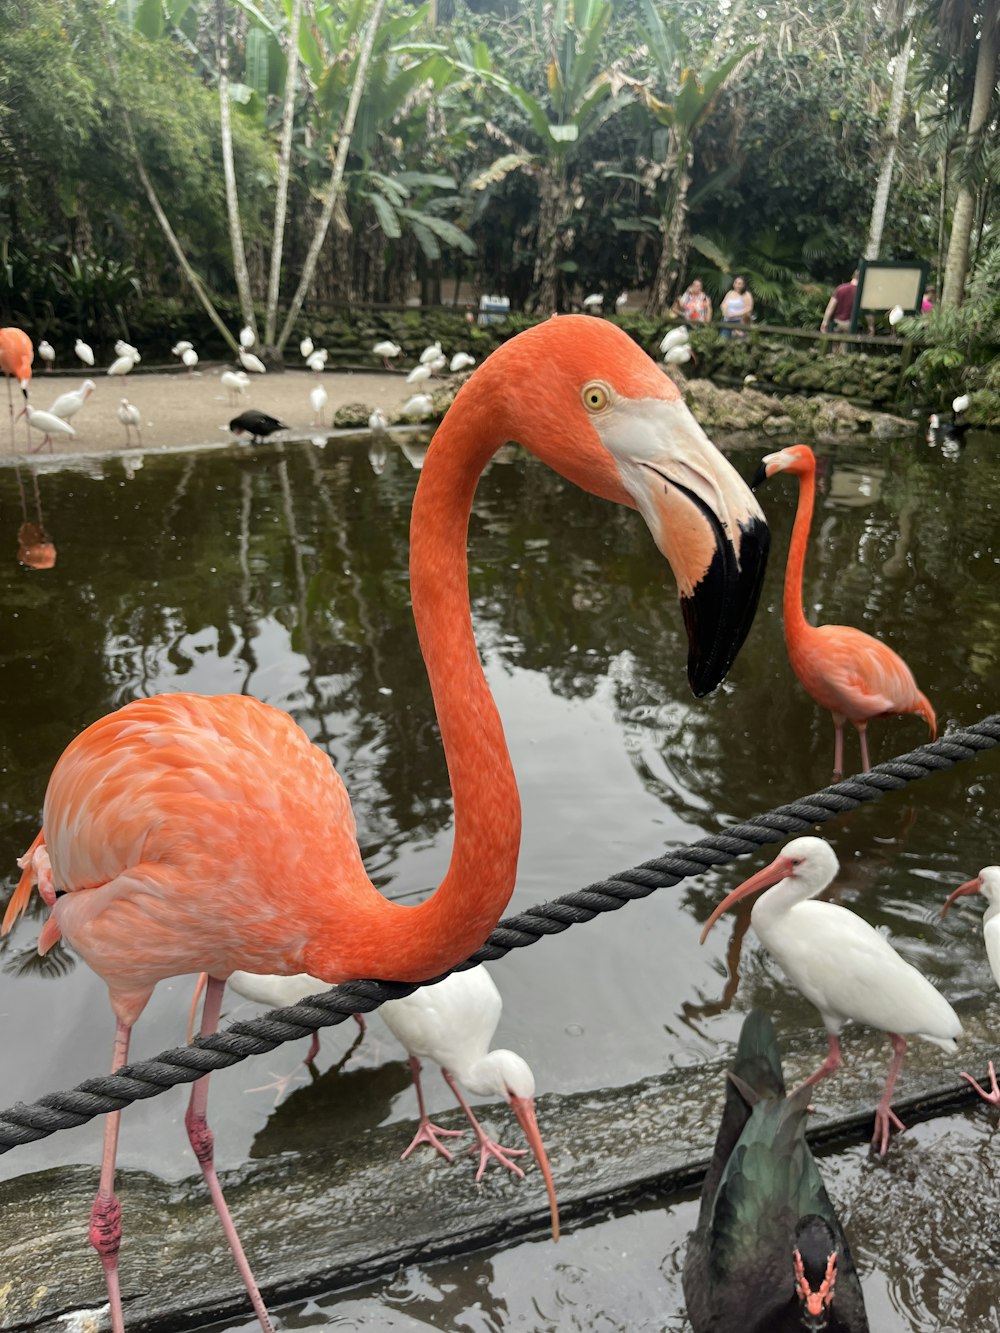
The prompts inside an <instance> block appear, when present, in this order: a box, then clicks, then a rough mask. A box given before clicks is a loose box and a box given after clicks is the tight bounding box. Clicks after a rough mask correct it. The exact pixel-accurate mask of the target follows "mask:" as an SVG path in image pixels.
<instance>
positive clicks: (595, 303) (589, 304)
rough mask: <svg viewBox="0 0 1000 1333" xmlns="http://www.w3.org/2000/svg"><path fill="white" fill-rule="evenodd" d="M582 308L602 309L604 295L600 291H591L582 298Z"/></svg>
mask: <svg viewBox="0 0 1000 1333" xmlns="http://www.w3.org/2000/svg"><path fill="white" fill-rule="evenodd" d="M583 308H584V310H603V309H604V297H603V296H602V295H601V293H600V292H591V293H590V295H589V296H585V297H584V298H583Z"/></svg>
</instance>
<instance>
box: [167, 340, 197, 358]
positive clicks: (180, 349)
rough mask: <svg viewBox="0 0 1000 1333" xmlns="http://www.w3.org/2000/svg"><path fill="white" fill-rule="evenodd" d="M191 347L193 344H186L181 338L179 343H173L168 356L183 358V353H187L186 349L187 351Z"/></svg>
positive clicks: (186, 341)
mask: <svg viewBox="0 0 1000 1333" xmlns="http://www.w3.org/2000/svg"><path fill="white" fill-rule="evenodd" d="M193 346H194V344H193V343H190V342H188V340H187V338H182V339H181V340H180V342H176V343H174V345H173V347H171V349H170V355H171V356H183V355H184V353H185V352H186V351H187V349H188V348H189V347H193Z"/></svg>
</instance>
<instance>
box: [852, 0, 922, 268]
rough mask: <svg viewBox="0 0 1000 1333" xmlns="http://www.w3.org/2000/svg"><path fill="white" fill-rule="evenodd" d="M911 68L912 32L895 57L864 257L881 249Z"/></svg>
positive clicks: (873, 256) (874, 255) (908, 16)
mask: <svg viewBox="0 0 1000 1333" xmlns="http://www.w3.org/2000/svg"><path fill="white" fill-rule="evenodd" d="M912 13H913V11H912V10H911V9H910V8H909V7H907V9H906V12H905V13H904V14H903V22H902V24H901V26H902V27H906V26H907V25H908V24H909V22H910V19H911V17H912ZM909 67H910V40H909V35H907V39H906V41H905V43H904V45H903V47H902V49H901V50H900V51H899V52H898V54H897V56H896V64H895V67H894V68H893V71H892V96H891V97H890V99H889V110H888V113H887V114H886V118H885V153H884V155H883V157H882V165H881V167H880V168H879V173H878V182H877V184H876V186H875V202H874V203H873V204H872V217H871V223H870V224H869V227H868V240H867V242H866V243H865V256H864V257H865V259H877V258H878V254H879V251H880V250H881V248H882V232H883V230H884V228H885V215H886V211H887V209H888V207H889V188H890V186H891V185H892V169H893V167H894V166H895V163H896V145H897V143H898V142H899V124H900V121H901V120H902V119H903V98H904V96H905V94H906V75H907V71H908V70H909Z"/></svg>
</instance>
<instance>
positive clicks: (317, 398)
mask: <svg viewBox="0 0 1000 1333" xmlns="http://www.w3.org/2000/svg"><path fill="white" fill-rule="evenodd" d="M327 398H328V394H327V392H326V390H325V389H324V388H323V386H322V384H317V385H316V387H315V389H310V390H309V402H310V403H311V404H312V410H313V416H314V417H315V421H314V422H313V424H314V425H316V426H322V424H323V408H324V407H326V404H327Z"/></svg>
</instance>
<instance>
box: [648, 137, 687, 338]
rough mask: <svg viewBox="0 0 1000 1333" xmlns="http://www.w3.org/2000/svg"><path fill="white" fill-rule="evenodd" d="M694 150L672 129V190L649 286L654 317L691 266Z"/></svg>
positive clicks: (669, 159)
mask: <svg viewBox="0 0 1000 1333" xmlns="http://www.w3.org/2000/svg"><path fill="white" fill-rule="evenodd" d="M691 167H692V154H691V150H690V145H689V144H687V143H684V144H681V143H680V142H679V141H678V137H677V134H676V131H675V130H673V129H671V130H670V131H669V137H668V140H667V159H666V162H665V164H664V168H665V170H666V171H667V172H668V173H669V174H670V175H671V186H670V192H669V194H668V196H667V202H666V205H665V206H664V209H663V213H662V214H661V217H660V235H661V236H662V237H663V244H662V246H661V248H660V259H659V262H658V263H657V266H656V277H655V278H654V279H653V285H652V287H650V289H649V296H648V297H647V299H646V310H645V313H646V314H647V315H650V316H652V317H654V318H655V317H656V316H659V315H662V314H663V312H664V310H666V309H667V307H668V306H669V305H670V303H671V300H672V299H673V297H674V295H675V294H676V291H677V286H678V279H679V278H682V277H683V275H684V271H685V269H686V268H687V257H688V236H687V212H688V210H687V197H688V190H689V189H690V188H691Z"/></svg>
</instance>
